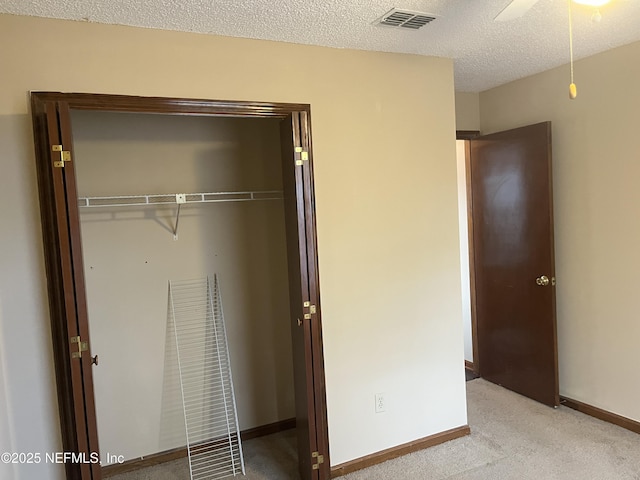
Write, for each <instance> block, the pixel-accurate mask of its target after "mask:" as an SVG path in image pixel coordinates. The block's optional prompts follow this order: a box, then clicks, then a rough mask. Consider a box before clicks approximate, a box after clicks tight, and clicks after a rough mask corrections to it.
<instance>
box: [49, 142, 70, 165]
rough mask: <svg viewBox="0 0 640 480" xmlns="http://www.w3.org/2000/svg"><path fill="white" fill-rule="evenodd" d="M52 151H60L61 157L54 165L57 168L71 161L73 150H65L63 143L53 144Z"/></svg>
mask: <svg viewBox="0 0 640 480" xmlns="http://www.w3.org/2000/svg"><path fill="white" fill-rule="evenodd" d="M51 151H52V152H56V153H57V152H59V153H60V158H59V159H58V160H54V161H53V166H54V167H56V168H64V164H65V162H70V161H71V152H70V151H68V150H63V149H62V145H52V146H51Z"/></svg>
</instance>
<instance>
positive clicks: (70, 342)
mask: <svg viewBox="0 0 640 480" xmlns="http://www.w3.org/2000/svg"><path fill="white" fill-rule="evenodd" d="M43 107H44V118H45V122H46V141H45V143H44V145H43V147H44V149H46V151H47V152H48V155H47V156H44V158H48V161H47V164H45V165H40V168H41V169H42V170H43V172H40V174H41V178H42V177H43V176H44V175H48V177H49V185H50V192H51V195H52V199H53V205H54V211H55V224H53V222H52V224H50V225H49V226H50V230H49V231H48V232H45V236H47V235H48V236H50V239H51V240H52V242H51V243H49V245H48V248H51V247H52V246H53V245H57V248H56V254H55V265H51V264H49V265H47V267H48V275H49V277H50V278H51V275H52V274H54V272H57V273H58V274H59V275H60V277H61V279H62V282H61V284H56V282H51V281H50V282H49V284H50V285H49V288H50V304H51V308H52V310H53V313H54V315H56V316H57V318H56V320H55V321H54V324H53V327H54V329H55V333H54V335H57V339H58V342H59V346H60V348H59V349H58V352H59V353H58V354H59V355H60V356H64V358H62V359H60V361H62V362H63V363H64V364H66V365H67V366H68V371H67V373H68V376H67V383H68V388H70V391H71V399H70V400H71V401H70V402H69V405H67V406H64V405H61V406H60V408H61V409H64V408H67V409H68V410H69V411H68V412H67V413H66V414H67V415H72V416H73V422H72V424H73V428H72V429H71V431H68V432H65V431H64V429H63V435H65V436H71V437H72V438H73V439H74V440H73V443H75V449H74V451H76V452H79V453H82V454H84V459H85V461H82V462H72V463H68V464H67V465H66V468H67V478H73V479H82V480H89V479H92V480H100V479H101V469H100V464H99V460H100V457H99V451H100V450H99V447H98V428H97V422H96V415H95V401H94V392H93V373H92V362H91V349H90V343H89V322H88V315H87V303H86V296H85V284H84V267H83V263H82V246H81V243H80V221H79V215H78V199H77V192H76V179H75V167H74V165H75V162H74V160H73V159H74V156H73V150H72V138H71V122H70V115H69V107H68V105H67V104H66V103H64V102H46V103H45V104H44V105H43ZM49 263H51V262H49ZM52 293H53V295H52Z"/></svg>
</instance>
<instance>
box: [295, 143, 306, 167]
mask: <svg viewBox="0 0 640 480" xmlns="http://www.w3.org/2000/svg"><path fill="white" fill-rule="evenodd" d="M294 151H295V153H296V155H295V158H296V166H300V165H302V164H303V163H304V162H306V161H308V160H309V152H305V151H304V150H303V149H302V147H296V148H294Z"/></svg>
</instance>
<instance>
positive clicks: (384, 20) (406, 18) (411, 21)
mask: <svg viewBox="0 0 640 480" xmlns="http://www.w3.org/2000/svg"><path fill="white" fill-rule="evenodd" d="M435 19H436V17H435V16H434V15H431V14H429V13H421V12H411V11H409V10H398V9H397V8H394V9H392V10H389V11H388V12H387V13H385V14H384V15H383V16H382V17H380V18H379V19H378V20H376V21H375V22H374V23H377V24H380V25H385V26H388V27H400V28H411V29H413V30H417V29H419V28H422V27H424V26H425V25H426V24H427V23H429V22H432V21H434V20H435Z"/></svg>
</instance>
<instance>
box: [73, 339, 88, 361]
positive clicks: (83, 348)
mask: <svg viewBox="0 0 640 480" xmlns="http://www.w3.org/2000/svg"><path fill="white" fill-rule="evenodd" d="M71 343H77V344H78V351H77V352H72V353H71V358H82V352H86V351H87V350H89V342H83V341H82V340H81V339H80V337H79V336H78V337H71Z"/></svg>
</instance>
